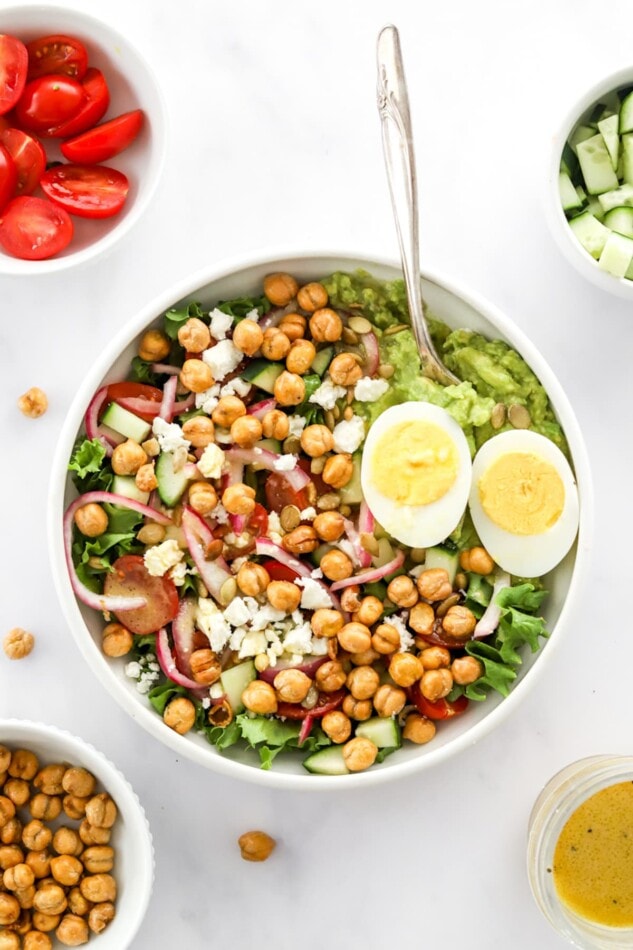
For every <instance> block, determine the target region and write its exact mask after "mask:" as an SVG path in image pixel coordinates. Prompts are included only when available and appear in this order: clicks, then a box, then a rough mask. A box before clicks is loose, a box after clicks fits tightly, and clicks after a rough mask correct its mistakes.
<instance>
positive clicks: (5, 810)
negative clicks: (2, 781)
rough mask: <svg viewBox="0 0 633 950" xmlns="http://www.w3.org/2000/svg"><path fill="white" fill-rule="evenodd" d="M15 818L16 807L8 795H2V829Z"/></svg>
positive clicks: (0, 801) (0, 806) (0, 816)
mask: <svg viewBox="0 0 633 950" xmlns="http://www.w3.org/2000/svg"><path fill="white" fill-rule="evenodd" d="M14 817H15V805H14V804H13V802H12V801H11V799H10V798H8V797H7V796H6V795H0V828H3V827H4V826H5V825H6V823H7V822H8V821H10V820H11V819H12V818H14Z"/></svg>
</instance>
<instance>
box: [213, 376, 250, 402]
mask: <svg viewBox="0 0 633 950" xmlns="http://www.w3.org/2000/svg"><path fill="white" fill-rule="evenodd" d="M251 389H252V386H251V384H250V383H249V382H247V381H246V380H245V379H242V377H241V376H236V377H235V379H231V380H229V382H228V383H225V384H224V386H223V387H222V389H221V390H220V395H221V396H239V397H240V399H243V398H244V396H248V394H249V393H250V391H251Z"/></svg>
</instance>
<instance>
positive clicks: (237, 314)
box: [216, 294, 270, 321]
mask: <svg viewBox="0 0 633 950" xmlns="http://www.w3.org/2000/svg"><path fill="white" fill-rule="evenodd" d="M216 309H217V310H221V311H222V313H227V314H229V316H231V317H233V318H234V319H235V320H237V321H239V320H243V319H244V317H245V316H246V315H247V314H248V313H250V312H251V310H257V312H258V313H259V315H260V317H261V316H263V315H264V314H265V313H268V311H269V310H270V300H269V299H268V297H265V296H264V295H263V294H262V296H261V297H235V298H234V299H233V300H222V301H220V303H219V304H218V305H217V308H216Z"/></svg>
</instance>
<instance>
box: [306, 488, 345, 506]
mask: <svg viewBox="0 0 633 950" xmlns="http://www.w3.org/2000/svg"><path fill="white" fill-rule="evenodd" d="M307 488H309V486H307ZM307 488H306V491H307ZM340 503H341V496H340V495H338V494H337V493H336V492H333V491H330V492H326V493H325V495H321V497H320V498H317V503H316V506H317V508H318V509H319V510H320V511H335V510H336V509H337V508H338V506H339V505H340Z"/></svg>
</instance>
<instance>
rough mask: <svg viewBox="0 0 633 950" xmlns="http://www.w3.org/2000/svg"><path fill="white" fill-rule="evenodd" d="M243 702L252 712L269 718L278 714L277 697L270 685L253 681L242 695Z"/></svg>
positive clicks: (261, 681) (262, 681)
mask: <svg viewBox="0 0 633 950" xmlns="http://www.w3.org/2000/svg"><path fill="white" fill-rule="evenodd" d="M242 702H243V703H244V705H245V706H246V708H247V709H250V711H251V712H254V713H257V714H258V715H260V716H267V715H269V714H270V713H275V712H277V696H276V694H275V690H274V689H273V688H272V686H271V685H270V683H265V682H264V680H253V681H252V682H251V683H249V684H248V686H247V687H246V689H245V690H244V692H243V693H242Z"/></svg>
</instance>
